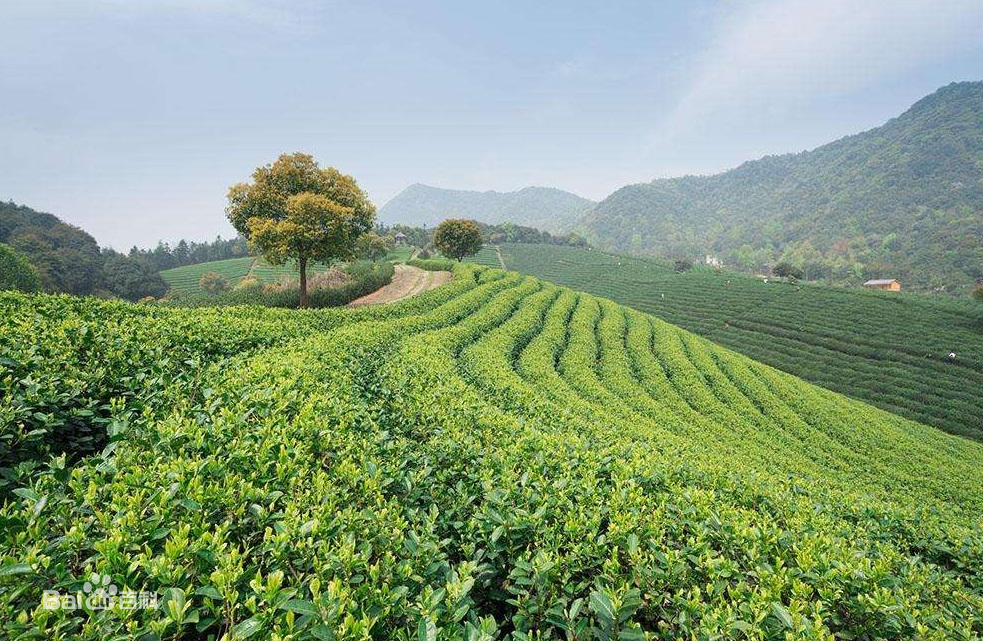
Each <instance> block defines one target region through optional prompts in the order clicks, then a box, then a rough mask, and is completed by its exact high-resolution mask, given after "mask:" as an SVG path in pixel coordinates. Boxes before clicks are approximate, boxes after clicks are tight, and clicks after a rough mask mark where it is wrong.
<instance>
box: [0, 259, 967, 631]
mask: <svg viewBox="0 0 983 641" xmlns="http://www.w3.org/2000/svg"><path fill="white" fill-rule="evenodd" d="M454 269H455V279H454V280H453V281H452V282H451V283H450V284H448V285H446V286H444V287H441V288H438V289H436V290H433V291H432V292H429V293H427V294H424V295H421V296H419V297H415V298H413V299H410V300H406V301H402V302H400V303H397V304H394V305H392V306H384V307H377V308H358V309H341V310H323V311H312V312H303V313H290V312H284V311H278V310H261V309H255V308H234V309H223V310H209V313H208V314H207V315H206V316H205V317H203V319H202V320H201V321H196V320H194V319H193V318H192V317H189V316H184V315H183V314H184V310H174V309H164V310H161V309H152V308H151V309H145V308H142V307H139V306H136V307H134V306H123V305H114V304H105V303H98V302H95V301H82V302H79V301H76V300H74V299H65V298H56V297H43V296H42V297H13V298H3V299H0V306H2V307H3V308H4V310H5V311H9V312H10V313H9V314H7V315H5V316H4V321H2V322H0V332H4V333H3V334H2V335H3V336H6V337H8V338H9V339H10V341H12V344H14V345H16V346H17V347H16V349H18V350H20V352H17V353H18V354H19V353H21V352H24V353H26V351H29V350H30V349H37V350H40V352H39V353H41V352H43V353H45V354H57V355H58V359H55V360H53V361H51V362H50V363H48V364H47V366H46V367H42V366H41V365H38V366H36V367H34V368H33V370H34V371H27V372H24V371H21V370H15V369H13V368H11V369H8V370H5V374H4V377H3V378H2V379H0V380H2V381H3V385H4V386H5V388H4V389H7V390H17V389H20V388H25V389H26V388H27V387H30V383H28V384H27V385H26V386H25V379H27V378H29V377H31V376H35V377H36V378H37V379H38V380H43V381H46V383H45V384H46V385H48V386H49V387H50V388H52V389H55V388H58V386H59V385H62V383H60V382H59V380H60V379H59V378H58V377H59V376H62V375H65V376H67V375H71V376H84V373H85V371H87V370H86V367H87V366H88V365H89V364H90V363H91V362H92V361H93V358H95V357H93V356H92V355H93V354H97V355H100V356H99V358H102V360H103V361H104V366H105V371H103V372H102V373H101V374H100V376H101V377H102V378H93V379H91V380H89V381H84V382H83V383H79V384H77V386H76V389H81V387H84V386H85V385H88V384H93V385H95V384H100V381H106V382H112V381H113V380H114V375H115V373H121V374H125V373H126V372H128V371H130V370H128V369H127V368H139V367H144V366H146V365H145V364H144V365H141V363H145V362H146V361H149V360H150V359H152V357H153V355H154V354H157V355H158V356H159V357H161V358H163V355H171V356H172V357H173V358H177V357H178V356H177V355H178V354H180V358H182V359H184V360H183V362H184V363H185V366H186V370H179V369H176V368H170V369H168V370H167V371H168V372H171V371H181V372H183V373H181V374H180V375H178V374H173V375H170V376H168V377H159V379H158V380H155V381H154V382H152V383H145V384H144V385H145V387H143V388H140V389H141V390H144V393H146V394H149V393H151V392H152V393H153V394H154V395H156V396H154V397H153V398H154V399H156V400H145V401H142V404H140V403H139V402H138V401H141V399H140V398H139V397H140V395H139V394H133V396H132V397H126V396H111V397H110V400H109V402H110V403H115V404H116V405H114V408H115V409H116V410H118V411H115V413H114V414H113V421H114V423H113V430H112V442H111V443H110V444H109V446H107V447H106V448H105V449H103V450H102V451H100V452H97V453H95V454H92V455H89V456H87V457H83V458H80V459H79V460H76V461H75V464H74V465H71V461H68V462H66V460H65V459H63V458H62V457H60V456H57V452H51V454H55V456H50V455H48V454H47V453H46V452H43V453H42V454H41V455H39V456H38V457H36V458H35V459H32V460H31V465H30V466H26V465H25V466H24V470H22V471H21V473H19V474H17V475H14V476H13V477H11V480H10V483H11V484H12V486H11V491H10V492H9V493H8V494H7V495H6V496H5V497H3V498H2V504H0V525H2V529H0V541H2V546H0V630H2V634H3V636H5V637H6V638H12V639H104V638H110V639H117V638H118V639H124V638H140V639H148V640H149V639H181V638H187V639H240V638H241V639H248V638H253V639H258V638H276V639H284V640H286V639H290V640H298V641H300V640H305V639H403V640H409V639H417V640H424V641H426V640H427V639H468V640H478V639H484V640H490V639H507V638H508V639H516V640H527V639H537V640H538V639H565V640H569V639H642V638H657V639H680V638H692V639H787V638H801V639H824V640H828V641H831V640H832V639H839V638H880V639H908V638H925V639H940V640H941V639H959V638H978V637H979V636H980V635H981V634H983V596H981V593H980V590H981V589H983V582H981V579H980V574H979V572H980V568H981V565H983V563H981V560H983V536H981V529H980V518H979V513H980V509H981V508H983V490H981V489H980V480H981V478H980V471H979V470H980V469H983V468H981V465H983V448H981V447H980V446H979V445H978V444H976V443H973V442H969V441H963V440H960V439H957V438H953V437H950V436H947V435H944V434H942V433H940V432H937V431H936V430H933V429H931V428H927V427H925V426H922V425H918V424H915V423H911V422H909V421H906V420H904V419H900V418H897V417H895V416H892V415H889V414H887V413H885V412H882V411H880V410H876V409H874V408H872V407H869V406H866V405H863V404H861V403H858V402H856V401H852V400H849V399H846V398H844V397H842V396H839V395H837V394H834V393H831V392H827V391H825V390H821V389H819V388H816V387H813V386H811V385H808V384H805V383H803V382H802V381H799V380H797V379H794V378H792V377H790V376H788V375H786V374H782V373H780V372H778V371H776V370H773V369H771V368H769V367H767V366H763V365H760V364H758V363H755V362H752V361H749V360H748V359H746V358H744V357H743V356H739V355H736V354H734V353H732V352H729V351H727V350H725V349H722V348H719V347H717V346H715V345H712V344H710V343H708V342H706V341H704V340H703V339H700V338H697V337H695V336H693V335H691V334H688V333H686V332H683V331H681V330H679V329H677V328H675V327H672V326H670V325H667V324H666V323H664V322H662V321H658V320H656V319H653V318H651V317H648V316H645V315H643V314H641V313H638V312H635V311H633V310H628V309H626V308H623V307H619V306H617V305H615V304H613V303H611V302H610V301H606V300H602V299H598V298H595V297H593V296H590V295H587V294H576V293H574V292H571V291H569V290H566V289H563V288H559V287H556V286H553V285H550V284H546V283H542V282H540V281H538V280H536V279H533V278H530V277H522V276H519V275H518V274H515V273H505V272H501V271H498V270H488V269H484V268H480V267H474V266H467V265H458V266H455V267H454ZM35 313H36V315H37V317H38V318H37V319H35V321H32V322H35V323H40V322H42V321H43V322H46V323H48V324H49V325H50V327H51V328H52V331H51V332H49V333H40V334H34V335H33V336H28V335H27V334H26V333H24V331H23V329H24V328H25V327H27V325H25V324H24V323H25V322H26V321H24V320H23V319H25V318H29V317H31V315H32V314H35ZM10 319H20V320H10ZM94 324H101V326H102V328H103V329H102V330H101V333H100V332H95V330H87V332H88V331H94V332H95V333H94V336H93V339H92V345H91V347H89V348H87V349H89V351H86V350H85V349H80V345H83V344H84V342H80V340H78V339H77V337H76V334H79V332H77V331H76V332H75V334H73V333H72V332H71V331H69V330H70V329H71V328H75V327H79V326H88V325H94ZM58 328H62V329H58ZM113 328H115V329H113ZM130 333H132V334H133V337H132V341H133V342H132V343H127V342H126V340H127V338H126V336H124V335H126V334H130ZM49 335H50V336H51V337H52V341H53V342H54V343H64V345H59V344H48V342H47V338H46V337H47V336H49ZM182 336H183V337H184V340H183V341H182V340H180V339H181V337H182ZM142 345H143V347H141V346H142ZM153 349H157V350H160V351H158V352H154V351H152V350H153ZM141 350H143V351H141ZM182 350H184V351H182ZM12 353H13V352H12ZM104 354H105V355H107V356H105V357H103V356H101V355H104ZM128 354H130V355H131V356H132V358H131V357H128V356H127V355H128ZM113 355H115V356H113ZM12 360H13V359H12ZM97 360H98V359H97ZM18 362H20V361H18ZM168 367H170V366H168ZM66 372H67V373H68V374H65V373H66ZM66 389H68V388H67V386H66ZM97 391H98V390H97ZM11 399H14V400H11ZM18 399H21V400H18ZM114 399H116V400H114ZM165 400H166V402H165ZM24 402H25V401H23V400H22V397H14V396H4V397H3V399H2V400H0V412H8V413H11V412H16V411H19V410H18V408H21V409H23V403H24ZM54 407H56V409H55V410H52V413H57V412H63V411H67V410H65V409H64V408H62V409H58V407H60V406H57V405H55V406H54ZM6 415H14V414H6ZM28 467H29V468H30V469H27V468H28ZM93 572H98V573H100V574H109V575H111V576H112V577H113V582H114V584H116V585H118V586H120V588H121V589H122V588H128V589H137V590H152V591H155V592H157V593H158V594H159V595H160V597H161V607H160V608H159V609H156V610H133V611H119V610H110V611H104V612H96V613H91V612H85V611H75V612H67V611H60V610H56V611H49V610H45V609H43V608H42V607H41V604H40V597H41V591H42V590H43V589H56V590H61V591H63V592H73V593H74V592H77V591H79V590H81V588H82V583H83V582H84V581H85V580H86V579H87V578H88V576H89V575H90V574H91V573H93Z"/></svg>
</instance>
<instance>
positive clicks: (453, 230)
mask: <svg viewBox="0 0 983 641" xmlns="http://www.w3.org/2000/svg"><path fill="white" fill-rule="evenodd" d="M433 244H434V246H435V247H437V249H439V250H440V253H441V254H443V255H444V256H447V257H448V258H454V259H455V260H458V261H460V260H462V259H463V258H464V257H465V256H473V255H474V254H477V253H478V250H480V249H481V228H480V227H479V226H478V223H476V222H475V221H473V220H468V219H467V218H448V219H447V220H445V221H444V222H442V223H440V224H439V225H437V230H436V231H435V232H434V235H433Z"/></svg>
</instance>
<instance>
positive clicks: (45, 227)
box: [0, 202, 104, 295]
mask: <svg viewBox="0 0 983 641" xmlns="http://www.w3.org/2000/svg"><path fill="white" fill-rule="evenodd" d="M0 243H5V244H7V245H10V246H11V247H13V248H14V249H16V250H18V251H19V252H20V253H22V254H24V255H25V256H27V258H28V260H30V262H31V264H32V265H34V267H35V268H36V269H37V270H38V273H39V274H40V276H41V285H42V287H43V288H44V289H45V290H47V291H54V292H68V293H70V294H80V295H81V294H91V293H93V292H95V291H96V290H98V289H100V288H102V287H103V280H104V278H103V258H102V257H101V256H100V253H99V245H98V244H97V243H96V240H95V239H94V238H93V237H92V236H90V235H89V234H87V233H86V232H84V231H82V230H81V229H79V228H78V227H75V226H73V225H69V224H68V223H66V222H64V221H62V220H61V219H60V218H58V217H57V216H54V215H53V214H48V213H44V212H39V211H35V210H33V209H31V208H30V207H26V206H24V205H16V204H14V203H12V202H0Z"/></svg>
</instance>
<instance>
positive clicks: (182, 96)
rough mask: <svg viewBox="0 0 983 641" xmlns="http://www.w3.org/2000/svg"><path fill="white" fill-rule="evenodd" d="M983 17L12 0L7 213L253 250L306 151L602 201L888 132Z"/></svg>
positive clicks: (634, 7) (980, 67) (1, 121)
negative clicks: (272, 173)
mask: <svg viewBox="0 0 983 641" xmlns="http://www.w3.org/2000/svg"><path fill="white" fill-rule="evenodd" d="M981 33H983V2H981V1H980V0H951V1H948V2H946V1H938V0H935V1H932V0H909V1H906V0H863V1H860V0H858V1H850V0H822V1H816V0H730V1H726V2H712V1H710V0H694V1H690V2H606V3H599V2H575V1H574V2H540V3H529V2H514V1H512V0H505V1H501V2H484V3H471V2H443V3H435V2H412V3H408V2H387V1H381V0H365V1H361V2H333V1H321V2H315V1H314V0H281V1H270V0H266V1H263V0H4V1H3V2H2V3H0V199H4V200H14V201H16V202H18V203H23V204H27V205H30V206H32V207H34V208H36V209H41V210H45V211H50V212H52V213H54V214H57V215H58V216H60V217H62V218H64V219H65V220H67V221H69V222H71V223H73V224H76V225H79V226H81V227H83V228H84V229H86V230H87V231H89V232H91V233H92V234H93V235H94V236H95V237H96V238H97V240H99V242H100V243H101V244H103V245H111V246H114V247H116V248H120V249H125V248H127V247H129V246H130V245H132V244H139V245H141V246H146V245H152V244H155V243H156V242H157V240H159V239H163V240H165V241H174V240H177V239H179V238H182V237H185V238H192V239H207V238H211V237H214V236H215V235H216V234H222V235H224V236H229V235H231V233H232V230H231V227H229V225H228V224H227V222H226V221H225V217H224V212H223V210H224V206H225V192H226V189H227V188H228V186H229V185H230V184H232V183H234V182H238V181H241V180H245V179H246V178H248V176H249V174H250V172H251V171H252V169H253V168H255V167H256V166H258V165H261V164H265V163H267V162H270V161H272V160H273V159H275V158H276V156H277V155H278V154H279V153H281V152H283V151H288V152H292V151H307V152H310V153H312V154H314V156H315V157H316V158H317V159H318V160H319V161H320V162H321V163H322V164H323V165H334V166H336V167H338V168H339V169H341V170H343V171H345V172H348V173H351V174H354V175H355V177H356V178H357V179H358V180H359V183H360V184H361V185H362V187H363V188H365V189H366V190H367V191H368V192H369V195H370V197H371V198H372V199H373V201H374V202H375V203H376V204H377V205H380V206H381V205H382V204H384V203H385V202H386V201H387V200H388V199H389V198H391V197H392V196H394V195H395V194H397V193H398V192H399V191H400V190H401V189H403V188H404V187H406V186H407V185H409V184H411V183H415V182H422V183H426V184H431V185H436V186H440V187H447V188H458V189H479V190H485V189H496V190H499V191H507V190H512V189H518V188H521V187H524V186H528V185H544V186H554V187H560V188H563V189H568V190H570V191H573V192H575V193H578V194H581V195H584V196H587V197H591V198H595V199H601V198H603V197H604V196H605V195H607V194H608V193H610V192H611V191H613V190H615V189H617V188H618V187H620V186H622V185H625V184H628V183H631V182H640V181H647V180H651V179H652V178H656V177H665V176H675V175H681V174H686V173H713V172H718V171H722V170H725V169H727V168H730V167H733V166H735V165H737V164H739V163H740V162H741V161H743V160H747V159H751V158H756V157H760V156H762V155H765V154H772V153H782V152H789V151H801V150H803V149H807V148H812V147H815V146H817V145H820V144H823V143H825V142H829V141H831V140H833V139H836V138H839V137H841V136H844V135H847V134H851V133H856V132H858V131H861V130H864V129H869V128H871V127H874V126H877V125H879V124H882V123H883V122H884V121H885V120H887V119H889V118H891V117H893V116H895V115H898V114H899V113H900V112H901V111H903V110H904V109H906V108H907V107H908V106H910V105H911V103H913V102H914V101H916V100H917V99H918V98H920V97H922V96H923V95H925V94H928V93H930V92H932V91H934V90H935V89H937V88H938V87H939V86H941V85H945V84H948V83H949V82H952V81H956V80H981V79H983V38H981V37H980V34H981Z"/></svg>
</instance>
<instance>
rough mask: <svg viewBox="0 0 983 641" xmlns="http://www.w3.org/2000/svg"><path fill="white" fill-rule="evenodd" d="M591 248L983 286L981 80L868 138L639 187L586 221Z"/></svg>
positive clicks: (954, 88)
mask: <svg viewBox="0 0 983 641" xmlns="http://www.w3.org/2000/svg"><path fill="white" fill-rule="evenodd" d="M582 228H583V232H584V233H585V235H586V236H587V237H588V238H589V240H591V242H592V243H594V244H597V245H599V246H602V247H604V248H607V249H613V250H619V251H632V252H638V253H652V254H656V255H661V256H689V257H692V258H696V257H700V258H702V256H703V255H704V254H707V253H710V254H718V255H720V256H721V257H722V258H723V259H724V261H725V262H726V263H728V264H731V265H738V264H740V265H742V266H743V267H746V268H747V269H757V268H761V267H762V266H763V265H765V264H774V263H775V262H776V261H777V260H779V259H782V258H787V259H791V260H792V261H793V262H796V263H797V264H799V265H800V266H803V267H804V268H805V270H806V276H807V278H830V279H834V280H841V281H847V282H852V283H858V282H862V281H863V280H865V279H867V278H875V277H891V278H900V279H902V281H904V283H905V284H906V285H908V286H915V287H919V288H929V287H939V286H942V285H946V286H948V287H949V288H950V289H951V288H953V287H964V286H968V285H970V284H972V282H973V281H974V279H977V278H983V251H981V248H980V242H979V239H980V238H981V237H983V82H971V83H970V82H965V83H954V84H951V85H949V86H947V87H943V88H942V89H940V90H938V91H937V92H935V93H934V94H932V95H930V96H928V97H926V98H924V99H922V100H920V101H918V102H917V103H916V104H915V105H914V106H912V107H911V108H910V109H909V110H908V111H906V112H905V113H904V114H902V115H901V116H899V117H897V118H895V119H893V120H891V121H889V122H888V123H886V124H885V125H883V126H881V127H878V128H876V129H872V130H870V131H867V132H864V133H861V134H857V135H854V136H848V137H846V138H843V139H841V140H838V141H836V142H833V143H831V144H828V145H825V146H823V147H819V148H818V149H815V150H813V151H808V152H803V153H798V154H788V155H784V156H773V157H767V158H763V159H761V160H756V161H752V162H747V163H744V164H743V165H741V166H740V167H738V168H736V169H733V170H731V171H728V172H725V173H722V174H719V175H715V176H688V177H684V178H674V179H663V180H654V181H652V182H651V183H647V184H638V185H630V186H627V187H624V188H622V189H619V190H618V191H616V192H615V193H613V194H611V195H610V196H608V197H607V198H606V199H604V200H603V201H602V202H601V203H599V204H598V206H597V208H596V209H595V210H594V211H593V212H591V213H590V214H589V216H587V217H586V219H585V220H584V221H583V225H582Z"/></svg>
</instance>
